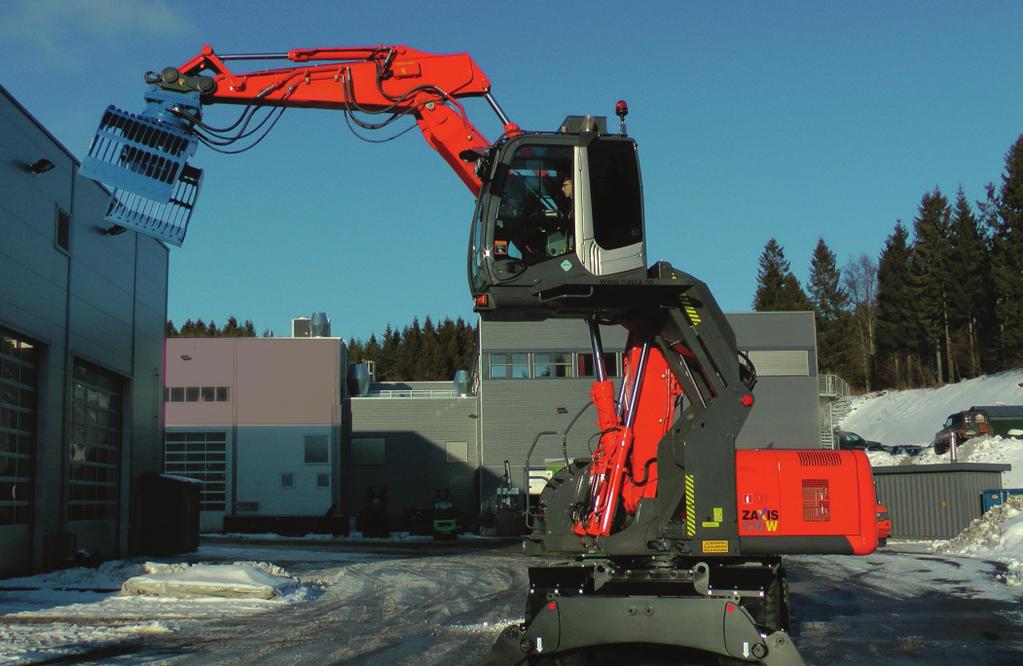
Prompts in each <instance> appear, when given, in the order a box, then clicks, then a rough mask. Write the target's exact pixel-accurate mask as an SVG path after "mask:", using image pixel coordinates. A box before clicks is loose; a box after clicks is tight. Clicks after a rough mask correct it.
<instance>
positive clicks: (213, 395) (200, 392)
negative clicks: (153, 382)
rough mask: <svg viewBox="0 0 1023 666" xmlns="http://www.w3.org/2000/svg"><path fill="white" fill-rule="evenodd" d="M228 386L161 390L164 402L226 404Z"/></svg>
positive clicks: (170, 387)
mask: <svg viewBox="0 0 1023 666" xmlns="http://www.w3.org/2000/svg"><path fill="white" fill-rule="evenodd" d="M230 395H231V392H230V387H229V386H168V387H166V388H164V390H163V399H164V401H166V402H227V401H228V398H229V397H230Z"/></svg>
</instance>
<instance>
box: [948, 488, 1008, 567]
mask: <svg viewBox="0 0 1023 666" xmlns="http://www.w3.org/2000/svg"><path fill="white" fill-rule="evenodd" d="M935 551H937V552H939V553H949V554H952V555H969V556H971V557H982V558H985V559H995V560H1000V561H1002V562H1004V563H1005V565H1006V570H1005V572H1004V573H1001V574H999V575H998V579H999V580H1001V581H1002V582H1004V583H1007V584H1009V585H1021V584H1023V497H1021V496H1011V497H1009V498H1008V500H1006V501H1005V503H1004V504H1000V505H998V506H996V507H994V508H993V509H991V510H990V511H988V512H987V513H985V514H984V515H983V516H981V517H980V518H977V519H976V520H974V521H973V522H972V523H970V526H969V527H967V528H966V529H965V530H963V531H962V532H960V533H959V536H957V537H956V538H954V539H952V540H951V541H947V542H945V543H943V544H941V545H939V546H937V547H935Z"/></svg>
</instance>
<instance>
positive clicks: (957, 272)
mask: <svg viewBox="0 0 1023 666" xmlns="http://www.w3.org/2000/svg"><path fill="white" fill-rule="evenodd" d="M950 237H951V252H950V268H949V272H950V273H951V278H952V279H951V294H950V295H951V298H950V303H949V313H950V319H951V323H952V333H953V343H954V351H953V357H955V358H958V357H959V356H964V357H965V360H964V361H960V362H958V363H957V366H958V368H959V375H960V376H967V377H976V376H977V375H979V374H980V373H981V372H982V371H983V370H982V368H983V367H984V366H985V365H986V364H985V360H984V358H983V356H984V354H983V352H982V349H984V347H985V346H986V345H984V344H982V342H981V337H982V336H986V335H987V334H989V333H990V330H991V328H992V327H991V318H992V316H993V312H992V308H991V299H990V298H989V297H988V294H990V293H991V292H992V285H991V268H990V264H989V263H988V252H987V239H986V238H985V237H984V233H983V232H982V231H981V228H980V225H979V223H978V221H977V217H976V216H975V215H974V214H973V208H972V207H971V206H970V203H969V201H967V200H966V193H965V192H964V191H963V188H962V187H960V188H959V191H958V192H956V200H955V204H954V205H953V210H952V224H951V228H950ZM958 349H962V353H961V354H960V353H956V352H955V350H958Z"/></svg>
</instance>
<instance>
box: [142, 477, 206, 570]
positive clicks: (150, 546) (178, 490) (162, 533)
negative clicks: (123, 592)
mask: <svg viewBox="0 0 1023 666" xmlns="http://www.w3.org/2000/svg"><path fill="white" fill-rule="evenodd" d="M201 490H202V482H200V481H196V480H195V479H189V478H185V477H182V476H172V475H169V474H156V473H154V472H146V473H145V474H143V475H142V476H141V477H140V478H139V485H138V494H139V497H138V500H139V506H140V508H141V511H140V516H141V518H140V521H139V522H140V531H141V534H142V543H141V549H142V553H143V554H146V555H175V554H177V553H190V552H192V551H193V550H195V549H196V548H198V547H199V494H200V491H201Z"/></svg>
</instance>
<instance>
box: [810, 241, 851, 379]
mask: <svg viewBox="0 0 1023 666" xmlns="http://www.w3.org/2000/svg"><path fill="white" fill-rule="evenodd" d="M841 278H842V275H841V272H840V271H839V270H838V263H837V261H836V259H835V253H834V252H832V251H831V248H829V247H828V244H827V243H825V242H824V239H823V238H818V239H817V246H816V247H815V248H814V251H813V258H812V259H811V260H810V280H809V291H810V301H811V303H812V304H813V309H814V317H815V319H816V323H817V343H818V344H817V354H818V357H817V358H818V364H819V366H820V369H821V371H823V372H825V373H835V374H838V375H841V376H842V377H844V378H846V379H850V380H851V379H852V377H851V376H850V375H851V371H852V370H853V367H854V366H852V364H851V362H850V359H851V354H850V346H851V342H852V338H851V335H850V334H851V333H852V327H851V325H850V323H851V322H850V316H849V311H848V307H849V295H848V294H847V293H846V292H845V288H844V287H843V286H842V280H841Z"/></svg>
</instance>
